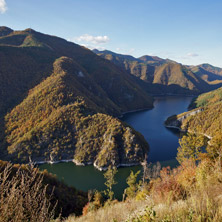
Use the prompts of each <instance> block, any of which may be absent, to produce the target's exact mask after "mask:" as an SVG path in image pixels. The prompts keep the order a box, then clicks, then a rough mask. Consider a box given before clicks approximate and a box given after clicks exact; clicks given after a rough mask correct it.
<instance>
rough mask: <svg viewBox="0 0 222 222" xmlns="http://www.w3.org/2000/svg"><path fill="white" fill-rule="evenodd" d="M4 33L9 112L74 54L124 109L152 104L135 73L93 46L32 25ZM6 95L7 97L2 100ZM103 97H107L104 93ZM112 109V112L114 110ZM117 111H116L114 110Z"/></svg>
mask: <svg viewBox="0 0 222 222" xmlns="http://www.w3.org/2000/svg"><path fill="white" fill-rule="evenodd" d="M1 29H3V31H1V32H0V33H3V34H2V36H1V37H0V56H1V60H0V66H1V70H0V89H1V91H0V101H1V104H0V111H1V112H2V113H3V112H6V111H7V110H8V109H10V108H12V107H13V106H15V105H16V104H18V103H19V102H21V101H22V100H23V99H24V98H25V96H26V95H27V92H28V90H30V89H32V88H33V87H34V86H35V85H37V84H39V83H40V82H41V81H42V80H43V79H44V78H46V77H47V76H49V75H50V74H51V73H52V69H53V63H54V61H55V59H57V58H60V57H62V56H67V57H69V58H72V59H73V60H74V61H75V62H76V63H77V64H78V65H79V66H81V67H82V68H83V69H84V70H85V71H86V72H88V74H89V75H90V76H91V78H92V79H93V81H94V82H95V83H96V84H97V85H98V86H99V87H100V88H101V89H102V91H103V93H102V94H106V97H108V99H109V100H111V101H112V103H114V104H115V105H116V106H118V108H119V109H120V111H121V112H126V111H129V110H132V109H142V108H151V107H152V99H151V97H149V95H147V93H146V92H145V91H144V90H143V89H142V88H141V87H140V86H139V85H138V84H137V83H135V81H134V79H133V78H132V76H131V75H129V74H128V73H126V72H124V71H123V70H121V69H119V68H118V67H117V66H115V65H113V64H111V63H110V62H108V61H107V60H104V59H102V58H100V57H99V56H97V55H95V54H94V53H93V52H91V51H90V50H88V49H86V48H84V47H81V46H79V45H77V44H74V43H71V42H68V41H66V40H64V39H61V38H58V37H55V36H49V35H45V34H42V33H39V32H36V31H34V30H32V29H27V30H24V31H10V32H6V31H4V30H5V29H6V28H3V27H2V28H1ZM3 98H4V99H6V101H5V102H4V103H2V101H3ZM102 98H103V97H102ZM110 113H111V112H110ZM113 114H114V113H113Z"/></svg>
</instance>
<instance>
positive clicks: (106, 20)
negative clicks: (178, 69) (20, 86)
mask: <svg viewBox="0 0 222 222" xmlns="http://www.w3.org/2000/svg"><path fill="white" fill-rule="evenodd" d="M0 25H4V26H8V27H11V28H12V29H14V30H23V29H26V28H30V27H31V28H33V29H35V30H37V31H40V32H43V33H47V34H52V35H57V36H59V37H62V38H65V39H67V40H70V41H74V42H76V43H78V44H82V45H85V46H87V47H89V48H93V47H96V48H99V49H109V50H112V51H115V52H118V53H123V54H131V55H133V56H135V57H139V56H142V55H146V54H148V55H157V56H159V57H162V58H169V59H172V60H176V61H178V62H181V63H183V64H189V65H196V64H200V63H210V64H212V65H215V66H219V67H222V59H221V58H222V28H221V26H222V1H221V0H137V1H135V0H110V1H108V0H63V1H62V0H0Z"/></svg>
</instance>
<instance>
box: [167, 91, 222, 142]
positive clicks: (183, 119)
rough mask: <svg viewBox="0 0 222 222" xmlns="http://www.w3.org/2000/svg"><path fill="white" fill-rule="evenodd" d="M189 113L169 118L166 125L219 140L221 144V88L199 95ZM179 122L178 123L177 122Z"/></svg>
mask: <svg viewBox="0 0 222 222" xmlns="http://www.w3.org/2000/svg"><path fill="white" fill-rule="evenodd" d="M190 109H191V110H190V111H189V112H185V113H182V114H179V115H177V116H174V117H170V118H169V119H168V120H167V122H166V124H167V125H169V126H170V125H172V124H176V122H177V126H178V127H180V128H181V129H182V130H184V131H191V132H197V133H201V134H204V135H206V136H208V137H209V138H214V137H215V138H219V137H220V142H222V138H221V135H222V128H221V126H222V88H219V89H216V90H214V91H211V92H208V93H204V94H201V95H199V96H198V97H197V98H196V99H194V101H193V102H192V104H191V105H190ZM178 121H179V122H178Z"/></svg>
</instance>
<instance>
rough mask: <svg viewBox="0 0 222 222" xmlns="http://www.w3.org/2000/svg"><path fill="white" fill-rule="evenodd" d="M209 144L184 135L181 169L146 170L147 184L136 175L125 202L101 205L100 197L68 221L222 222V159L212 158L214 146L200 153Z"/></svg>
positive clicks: (107, 202)
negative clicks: (81, 213)
mask: <svg viewBox="0 0 222 222" xmlns="http://www.w3.org/2000/svg"><path fill="white" fill-rule="evenodd" d="M205 142H206V141H205V139H204V137H202V136H197V135H194V134H188V135H184V136H183V138H182V139H180V147H179V148H178V156H177V158H178V160H179V162H180V166H179V167H177V168H175V169H170V168H169V167H166V168H162V169H160V168H158V167H156V168H155V169H153V170H151V169H150V168H147V167H145V168H144V170H145V172H144V174H143V176H144V177H145V180H141V181H139V182H137V180H136V177H137V176H138V174H137V173H133V172H132V173H131V175H130V176H129V177H128V179H127V183H128V185H129V187H128V188H127V189H126V190H125V193H124V195H125V198H123V201H122V202H118V201H117V200H112V201H111V200H110V199H108V201H106V202H105V203H103V202H100V204H99V205H98V193H96V194H95V196H94V199H92V200H91V201H90V202H89V203H88V205H87V206H86V207H85V208H84V211H83V214H84V215H83V216H81V217H72V216H70V217H69V218H68V219H66V220H65V221H66V222H84V221H87V222H97V221H98V222H100V221H101V222H102V221H110V222H111V221H112V222H114V221H115V222H120V221H124V222H147V221H160V222H171V221H172V222H174V221H175V222H176V221H181V222H183V221H215V222H216V221H222V207H221V206H222V205H221V204H222V199H221V195H222V171H221V169H222V165H221V161H220V158H219V156H218V157H217V158H212V150H211V149H209V147H210V145H208V146H207V152H203V150H204V149H202V150H201V149H200V148H203V144H205V145H206V143H205ZM196 145H197V147H199V149H196ZM209 150H211V152H209ZM147 169H149V170H147ZM100 197H101V196H100ZM100 200H101V198H100ZM89 206H90V207H89Z"/></svg>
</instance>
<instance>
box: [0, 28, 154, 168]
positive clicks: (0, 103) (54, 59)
mask: <svg viewBox="0 0 222 222" xmlns="http://www.w3.org/2000/svg"><path fill="white" fill-rule="evenodd" d="M0 36H1V37H0V58H1V59H0V67H1V69H0V114H1V137H0V141H1V142H0V146H1V149H2V151H1V157H2V158H5V159H12V160H14V161H16V162H27V161H28V160H29V157H31V158H32V160H33V161H45V160H51V161H57V160H61V159H65V160H66V159H75V160H76V162H77V163H79V164H84V163H91V164H92V163H93V162H94V163H95V165H96V166H98V167H106V166H107V165H109V164H110V161H114V164H115V165H117V166H118V165H120V164H138V163H139V162H140V161H141V160H143V158H144V155H145V152H146V151H147V150H148V144H147V142H146V141H145V140H144V138H143V136H141V135H140V134H139V133H137V132H135V131H134V130H133V129H132V128H131V127H129V126H126V125H125V124H124V123H122V122H121V121H120V120H118V119H115V118H114V117H112V116H109V114H111V115H121V113H122V112H127V111H130V110H135V109H144V108H151V107H152V103H153V100H152V98H151V97H150V96H149V95H148V94H147V92H146V91H145V90H143V89H142V87H140V82H138V81H137V83H136V81H135V80H134V77H133V76H132V75H130V74H128V73H127V72H126V71H124V70H121V69H120V68H119V67H118V66H115V65H113V64H111V63H110V62H109V61H107V60H104V59H102V58H100V57H99V56H97V55H95V54H94V53H93V52H91V51H90V50H88V49H86V48H84V47H81V46H79V45H77V44H74V43H71V42H68V41H66V40H64V39H61V38H58V37H55V36H49V35H45V34H42V33H39V32H36V31H34V30H32V29H27V30H24V31H13V30H11V29H9V28H6V27H1V28H0ZM141 82H142V81H141Z"/></svg>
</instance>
